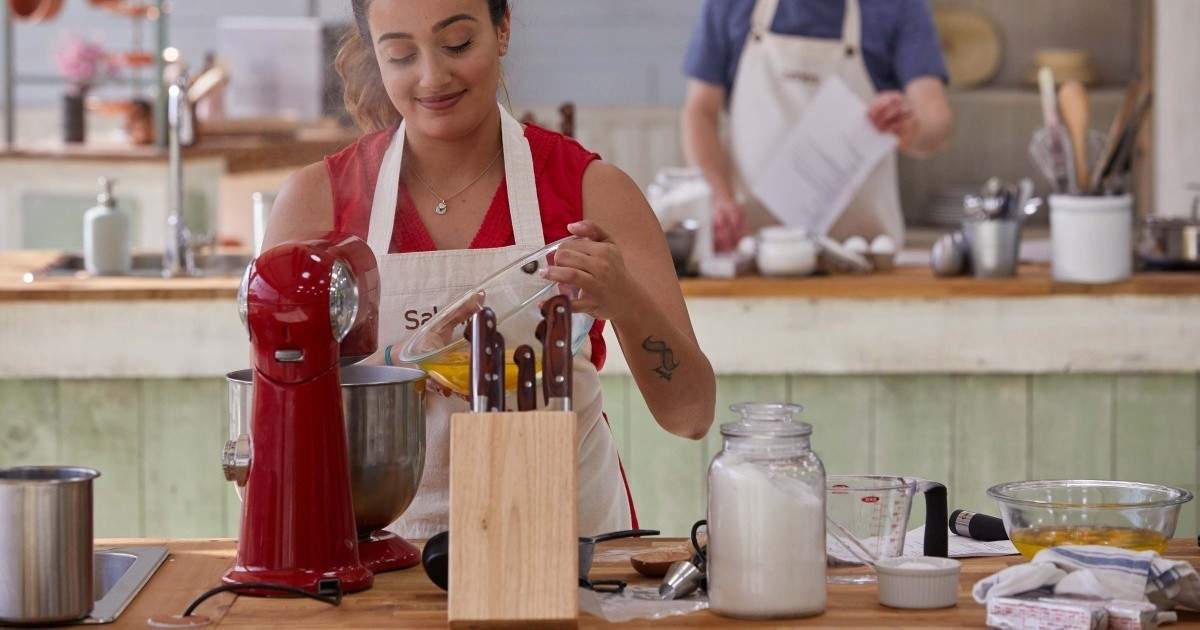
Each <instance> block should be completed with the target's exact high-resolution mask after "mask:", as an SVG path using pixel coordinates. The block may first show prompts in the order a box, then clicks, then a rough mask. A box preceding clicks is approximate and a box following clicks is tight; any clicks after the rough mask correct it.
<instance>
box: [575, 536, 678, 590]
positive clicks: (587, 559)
mask: <svg viewBox="0 0 1200 630" xmlns="http://www.w3.org/2000/svg"><path fill="white" fill-rule="evenodd" d="M658 534H659V531H658V530H657V529H627V530H623V531H619V532H609V533H607V534H600V535H598V536H591V537H583V536H581V537H580V538H579V577H580V579H587V576H588V572H590V571H591V570H592V555H593V554H594V553H595V551H596V545H597V544H599V543H602V542H607V541H610V540H617V539H620V538H636V537H638V536H657V535H658Z"/></svg>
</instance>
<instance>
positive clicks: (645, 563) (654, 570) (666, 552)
mask: <svg viewBox="0 0 1200 630" xmlns="http://www.w3.org/2000/svg"><path fill="white" fill-rule="evenodd" d="M691 558H692V554H691V551H690V550H689V549H687V548H684V547H679V548H677V549H655V550H653V551H645V552H642V553H639V554H637V555H635V556H633V557H632V558H630V559H629V564H631V565H633V569H634V570H635V571H637V572H638V573H641V574H642V575H644V576H646V577H651V578H660V577H663V576H664V575H666V574H667V570H668V569H670V568H671V565H672V564H675V563H676V562H679V561H680V560H690V559H691Z"/></svg>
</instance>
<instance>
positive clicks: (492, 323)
mask: <svg viewBox="0 0 1200 630" xmlns="http://www.w3.org/2000/svg"><path fill="white" fill-rule="evenodd" d="M487 327H488V328H489V329H492V328H495V327H496V324H495V322H491V321H489V322H488V323H487Z"/></svg>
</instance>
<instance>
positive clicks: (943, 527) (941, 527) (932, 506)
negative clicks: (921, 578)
mask: <svg viewBox="0 0 1200 630" xmlns="http://www.w3.org/2000/svg"><path fill="white" fill-rule="evenodd" d="M920 488H921V492H922V493H924V494H925V544H924V547H923V549H924V552H925V555H927V556H935V557H938V558H947V557H949V556H950V527H949V525H948V524H947V523H948V521H947V517H946V486H944V485H942V484H940V483H937V482H936V481H924V482H922V483H921V485H920Z"/></svg>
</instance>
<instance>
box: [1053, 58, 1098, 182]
mask: <svg viewBox="0 0 1200 630" xmlns="http://www.w3.org/2000/svg"><path fill="white" fill-rule="evenodd" d="M1058 107H1059V109H1061V110H1062V117H1063V122H1064V123H1065V124H1066V125H1067V131H1069V132H1070V133H1071V145H1072V147H1073V148H1074V149H1075V181H1077V182H1079V188H1080V190H1079V192H1080V193H1081V194H1085V195H1086V194H1087V193H1088V192H1089V190H1088V188H1089V186H1088V159H1087V132H1088V122H1089V121H1088V118H1089V117H1090V111H1089V107H1088V95H1087V88H1085V87H1083V84H1082V83H1080V82H1079V81H1066V82H1064V83H1063V84H1062V87H1061V88H1059V89H1058Z"/></svg>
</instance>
